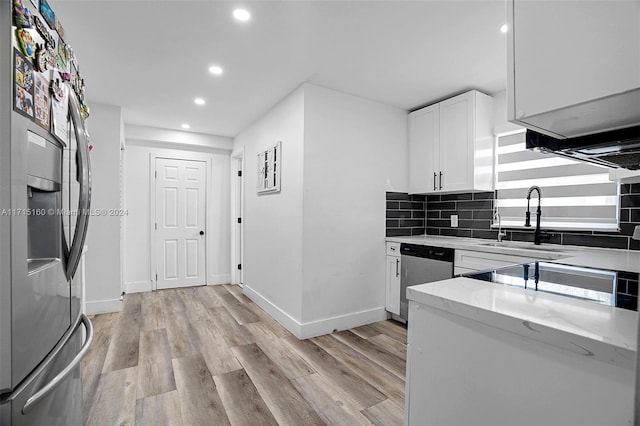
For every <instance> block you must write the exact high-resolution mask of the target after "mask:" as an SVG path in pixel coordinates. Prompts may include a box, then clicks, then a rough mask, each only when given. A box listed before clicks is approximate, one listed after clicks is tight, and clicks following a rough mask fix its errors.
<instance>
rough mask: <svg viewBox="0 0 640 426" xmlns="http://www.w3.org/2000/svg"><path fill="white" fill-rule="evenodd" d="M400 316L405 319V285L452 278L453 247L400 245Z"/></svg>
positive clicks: (406, 317)
mask: <svg viewBox="0 0 640 426" xmlns="http://www.w3.org/2000/svg"><path fill="white" fill-rule="evenodd" d="M400 274H401V275H400V318H401V320H404V321H407V319H408V314H409V303H408V302H407V287H409V286H411V285H416V284H424V283H432V282H434V281H441V280H446V279H449V278H453V249H450V248H443V247H431V246H423V245H419V244H401V245H400Z"/></svg>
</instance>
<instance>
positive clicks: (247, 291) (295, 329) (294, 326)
mask: <svg viewBox="0 0 640 426" xmlns="http://www.w3.org/2000/svg"><path fill="white" fill-rule="evenodd" d="M242 292H243V293H244V295H245V296H247V297H248V298H249V299H251V300H253V301H254V302H255V303H256V305H258V306H260V307H261V308H262V309H264V310H265V311H266V312H267V313H268V314H269V315H271V316H272V317H273V318H274V319H275V320H276V321H278V322H279V323H280V324H281V325H282V326H283V327H284V328H286V329H287V330H289V331H290V332H291V333H293V335H294V336H296V337H297V338H298V339H300V338H301V337H300V335H301V334H302V328H301V324H300V323H299V322H298V321H297V320H296V319H295V318H293V317H292V316H291V315H289V314H288V313H286V312H285V311H283V310H282V309H280V308H278V307H277V306H276V305H274V304H273V303H272V302H271V301H270V300H268V299H267V298H265V297H264V296H262V295H261V294H260V293H258V292H256V291H255V290H253V289H252V288H251V287H249V286H248V285H246V284H245V285H244V286H243V287H242Z"/></svg>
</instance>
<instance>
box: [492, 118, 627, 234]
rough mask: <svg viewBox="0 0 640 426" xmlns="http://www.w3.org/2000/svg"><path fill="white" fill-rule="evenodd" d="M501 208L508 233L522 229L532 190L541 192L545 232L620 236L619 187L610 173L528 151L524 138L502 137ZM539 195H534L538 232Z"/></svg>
mask: <svg viewBox="0 0 640 426" xmlns="http://www.w3.org/2000/svg"><path fill="white" fill-rule="evenodd" d="M495 177H496V190H497V191H496V192H497V200H496V208H497V210H498V212H499V213H500V217H501V219H502V226H504V227H523V226H524V218H525V212H526V211H527V190H528V189H529V187H531V186H532V185H538V186H539V187H540V189H541V190H542V204H541V205H542V220H541V222H542V224H541V226H542V227H543V228H546V229H558V230H560V229H574V230H600V231H616V230H618V219H619V218H618V215H619V213H618V212H619V208H618V203H619V200H620V194H619V185H618V184H617V183H615V182H611V181H609V171H608V168H606V167H602V166H598V165H594V164H589V163H584V162H581V161H577V160H572V159H569V158H565V157H561V156H557V155H554V154H550V153H543V152H537V151H531V150H528V149H526V148H525V133H524V131H523V132H518V133H512V134H507V135H502V136H498V146H497V149H496V173H495ZM537 205H538V194H537V192H535V191H534V192H533V193H532V194H531V223H532V226H535V211H536V208H537Z"/></svg>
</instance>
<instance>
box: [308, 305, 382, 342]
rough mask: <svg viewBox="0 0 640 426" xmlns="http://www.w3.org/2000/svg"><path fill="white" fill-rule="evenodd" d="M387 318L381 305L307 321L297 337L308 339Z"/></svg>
mask: <svg viewBox="0 0 640 426" xmlns="http://www.w3.org/2000/svg"><path fill="white" fill-rule="evenodd" d="M386 319H387V311H386V310H385V308H384V306H381V307H379V308H373V309H368V310H366V311H360V312H354V313H350V314H345V315H339V316H337V317H331V318H325V319H321V320H316V321H310V322H305V323H304V324H302V333H301V335H300V336H296V337H298V338H299V339H308V338H310V337H316V336H322V335H323V334H329V333H333V332H334V331H342V330H348V329H350V328H354V327H360V326H361V325H365V324H371V323H373V322H378V321H384V320H386Z"/></svg>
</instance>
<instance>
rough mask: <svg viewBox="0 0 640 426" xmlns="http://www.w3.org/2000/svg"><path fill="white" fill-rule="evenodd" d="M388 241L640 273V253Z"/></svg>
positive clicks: (422, 238) (434, 239) (426, 239)
mask: <svg viewBox="0 0 640 426" xmlns="http://www.w3.org/2000/svg"><path fill="white" fill-rule="evenodd" d="M386 241H389V242H397V243H410V244H422V245H428V246H435V247H449V248H453V249H458V250H471V251H481V252H488V253H499V254H507V255H513V256H528V257H534V258H538V259H540V260H545V261H550V262H555V263H563V264H566V265H575V266H588V267H592V268H600V269H610V270H614V271H627V272H637V273H640V250H639V251H632V250H620V249H606V248H593V247H582V246H561V245H557V244H541V245H539V246H535V245H533V243H522V242H515V241H513V242H512V241H504V242H503V243H502V245H501V246H495V245H490V244H495V243H496V241H495V240H486V239H480V238H460V237H440V236H430V235H418V236H414V237H387V238H386Z"/></svg>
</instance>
